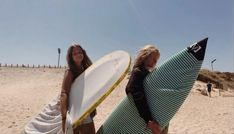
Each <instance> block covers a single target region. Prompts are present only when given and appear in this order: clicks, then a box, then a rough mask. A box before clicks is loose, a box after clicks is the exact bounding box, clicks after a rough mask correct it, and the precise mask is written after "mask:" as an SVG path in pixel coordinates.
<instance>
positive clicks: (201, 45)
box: [188, 38, 208, 61]
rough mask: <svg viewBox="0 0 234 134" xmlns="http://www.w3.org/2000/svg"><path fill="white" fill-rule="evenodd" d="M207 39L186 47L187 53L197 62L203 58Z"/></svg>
mask: <svg viewBox="0 0 234 134" xmlns="http://www.w3.org/2000/svg"><path fill="white" fill-rule="evenodd" d="M207 41H208V38H205V39H203V40H200V41H198V42H197V43H194V44H193V45H191V46H189V47H188V52H189V53H191V54H192V55H193V56H194V57H195V58H196V59H197V60H199V61H201V60H203V59H204V57H205V53H206V45H207Z"/></svg>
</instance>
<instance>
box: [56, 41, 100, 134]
mask: <svg viewBox="0 0 234 134" xmlns="http://www.w3.org/2000/svg"><path fill="white" fill-rule="evenodd" d="M67 64H68V69H67V70H66V71H65V74H64V79H63V84H62V91H61V97H60V107H61V114H62V129H63V132H64V131H65V121H66V115H67V109H68V100H69V93H70V89H71V85H72V83H73V82H74V80H75V79H76V78H77V77H78V76H79V75H80V74H81V73H82V72H84V71H85V70H86V69H87V68H88V67H89V66H90V65H91V64H92V62H91V60H90V58H89V57H88V55H87V54H86V51H85V50H84V49H83V48H82V47H81V46H80V45H78V44H74V45H71V46H70V47H69V48H68V51H67ZM91 115H92V116H91ZM91 115H89V116H88V117H87V118H86V119H84V120H83V121H82V122H81V124H80V125H79V126H78V127H77V128H75V129H74V134H78V133H79V134H95V127H94V122H93V117H94V116H95V115H96V110H94V111H93V113H92V114H91Z"/></svg>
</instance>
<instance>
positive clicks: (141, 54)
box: [133, 44, 160, 68]
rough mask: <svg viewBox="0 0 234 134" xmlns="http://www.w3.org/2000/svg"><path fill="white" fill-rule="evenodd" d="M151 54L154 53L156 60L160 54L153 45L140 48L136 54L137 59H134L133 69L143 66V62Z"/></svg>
mask: <svg viewBox="0 0 234 134" xmlns="http://www.w3.org/2000/svg"><path fill="white" fill-rule="evenodd" d="M152 53H156V55H157V58H159V57H160V52H159V50H158V49H157V48H156V47H154V46H153V45H150V44H148V45H146V46H144V47H143V48H141V49H140V50H139V51H138V53H137V57H136V59H135V63H134V66H133V68H135V67H139V66H141V65H143V62H144V61H145V60H146V59H147V58H148V57H149V56H150V55H151V54H152Z"/></svg>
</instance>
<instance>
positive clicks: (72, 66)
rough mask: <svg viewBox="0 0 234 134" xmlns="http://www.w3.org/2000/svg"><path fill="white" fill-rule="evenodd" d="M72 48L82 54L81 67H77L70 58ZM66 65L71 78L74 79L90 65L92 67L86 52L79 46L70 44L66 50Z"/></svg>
mask: <svg viewBox="0 0 234 134" xmlns="http://www.w3.org/2000/svg"><path fill="white" fill-rule="evenodd" d="M74 48H80V49H81V50H82V52H83V56H84V58H83V60H82V62H81V67H77V66H76V64H75V62H74V60H73V58H72V51H73V49H74ZM67 64H68V68H69V70H70V71H71V72H72V74H73V75H74V76H73V78H74V79H75V78H76V77H77V76H79V75H80V74H81V73H82V72H83V71H84V70H86V69H87V68H88V67H89V66H90V65H92V61H91V60H90V58H89V57H88V55H87V53H86V51H85V50H84V49H83V48H82V47H81V45H79V44H72V45H71V46H70V47H69V48H68V50H67Z"/></svg>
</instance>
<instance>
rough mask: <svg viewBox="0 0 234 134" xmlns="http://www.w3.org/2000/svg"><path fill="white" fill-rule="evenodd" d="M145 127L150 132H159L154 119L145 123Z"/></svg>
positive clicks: (157, 133) (158, 133) (153, 133)
mask: <svg viewBox="0 0 234 134" xmlns="http://www.w3.org/2000/svg"><path fill="white" fill-rule="evenodd" d="M146 127H147V128H148V129H150V130H151V131H152V134H160V133H161V129H160V127H159V125H158V124H157V123H156V122H155V121H149V122H148V123H147V126H146Z"/></svg>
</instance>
